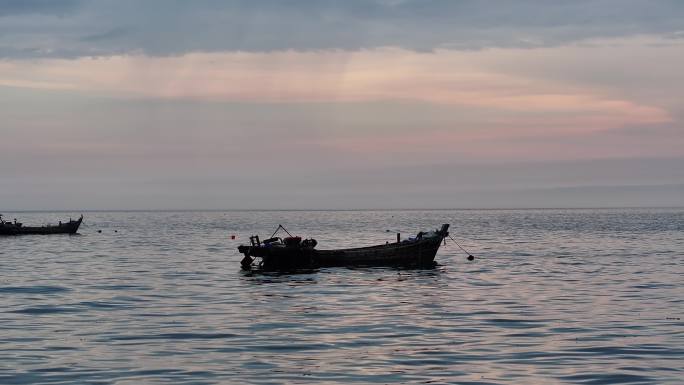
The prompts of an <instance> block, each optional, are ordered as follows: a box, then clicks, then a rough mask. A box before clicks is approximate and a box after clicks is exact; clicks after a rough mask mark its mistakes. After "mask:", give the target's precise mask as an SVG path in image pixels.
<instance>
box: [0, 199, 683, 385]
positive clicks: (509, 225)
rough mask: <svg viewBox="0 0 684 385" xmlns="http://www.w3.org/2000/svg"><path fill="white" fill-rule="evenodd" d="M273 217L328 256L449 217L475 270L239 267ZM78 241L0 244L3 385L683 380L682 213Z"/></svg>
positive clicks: (175, 223)
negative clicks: (244, 248) (246, 246)
mask: <svg viewBox="0 0 684 385" xmlns="http://www.w3.org/2000/svg"><path fill="white" fill-rule="evenodd" d="M68 214H70V213H67V215H68ZM76 214H77V213H73V215H76ZM15 216H17V217H18V218H19V217H21V218H22V220H23V221H24V222H25V223H33V222H40V221H54V220H55V219H59V218H61V217H64V214H55V213H43V214H38V213H32V214H24V213H22V214H16V215H15ZM279 223H283V224H285V225H286V227H288V229H289V230H290V231H291V232H292V230H295V229H296V230H297V232H299V233H300V235H304V236H308V237H314V238H316V239H317V240H319V242H320V243H319V245H320V246H319V247H321V248H338V247H352V246H357V245H365V244H376V243H384V242H385V241H387V240H391V239H389V238H391V237H393V236H394V234H393V233H387V232H386V231H385V230H386V229H388V228H391V229H393V230H394V229H396V230H398V231H401V232H402V233H403V234H406V235H408V234H409V233H416V232H418V231H421V230H428V229H432V228H435V227H438V226H439V225H441V224H442V223H451V224H452V227H453V230H452V234H453V235H454V236H455V237H456V238H457V239H458V240H459V241H463V245H464V246H465V247H466V249H468V250H469V251H471V252H473V253H474V254H475V255H476V257H477V259H476V260H475V261H473V262H468V261H466V259H465V255H464V254H463V253H462V252H461V251H460V250H459V249H458V248H457V247H456V246H455V245H452V244H448V245H447V246H446V247H442V249H440V252H439V253H438V255H437V259H436V260H437V262H438V265H436V266H435V267H434V268H431V269H425V268H421V269H398V268H377V267H373V268H370V267H369V268H327V269H316V270H311V271H298V272H296V273H273V272H270V273H266V272H256V273H255V272H244V271H241V270H240V264H239V261H240V259H241V258H240V257H241V256H240V255H239V254H238V253H237V251H236V246H237V244H238V243H240V241H242V242H248V239H247V237H248V236H249V235H250V234H251V233H260V234H270V233H271V232H272V231H273V229H275V228H276V227H277V225H278V224H279ZM97 230H101V231H102V232H101V233H98V232H97ZM115 231H116V232H115ZM81 233H82V235H81V236H79V237H69V236H49V237H9V238H0V264H1V265H0V267H1V269H2V275H1V276H0V325H2V329H0V330H1V331H0V383H2V384H41V383H45V384H61V383H103V384H108V383H112V384H113V383H116V384H140V383H173V384H214V383H350V382H355V383H391V382H400V383H437V384H438V383H471V384H489V383H507V384H508V383H510V384H529V383H578V384H614V383H630V384H631V383H644V384H646V383H648V384H650V383H659V384H664V383H671V384H676V383H681V378H683V377H684V373H682V372H683V371H684V367H683V366H682V364H681V358H682V357H684V321H682V318H683V317H684V314H683V313H684V303H683V301H684V300H683V299H682V298H684V292H683V291H682V287H681V280H682V276H683V274H684V258H683V256H682V250H684V211H683V210H676V209H658V210H655V209H654V210H638V209H632V210H483V211H478V210H464V211H406V212H402V211H388V212H373V211H362V212H349V211H345V212H196V213H187V212H184V213H163V212H156V213H139V212H134V213H125V212H112V213H90V214H87V215H86V222H85V223H84V225H83V227H82V230H81ZM232 234H237V235H238V239H237V240H231V239H230V235H232Z"/></svg>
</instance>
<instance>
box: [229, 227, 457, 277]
mask: <svg viewBox="0 0 684 385" xmlns="http://www.w3.org/2000/svg"><path fill="white" fill-rule="evenodd" d="M280 228H282V226H279V227H278V229H280ZM448 230H449V225H448V224H444V225H442V227H441V228H440V229H438V230H435V231H430V232H420V233H418V235H417V236H416V237H413V238H409V239H406V240H401V239H400V236H399V234H397V242H392V243H387V244H384V245H377V246H368V247H358V248H351V249H336V250H316V249H315V247H316V245H317V244H318V242H316V240H315V239H305V240H302V239H301V237H293V236H291V235H290V234H289V233H288V235H290V236H289V237H287V238H284V239H281V238H274V237H273V236H272V237H271V238H269V239H267V240H265V241H263V242H261V241H260V240H259V237H258V236H252V237H250V243H251V244H250V245H242V246H239V247H238V251H239V252H240V253H242V254H244V256H245V257H244V258H243V259H242V262H241V265H242V267H243V269H245V270H251V269H263V270H270V271H274V270H275V271H277V270H289V269H297V268H317V267H334V266H428V265H434V259H435V255H436V254H437V250H439V246H440V245H441V244H442V240H444V238H445V237H447V236H448V235H449V232H448ZM286 231H287V230H286ZM277 232H278V230H276V233H277ZM274 235H275V233H274Z"/></svg>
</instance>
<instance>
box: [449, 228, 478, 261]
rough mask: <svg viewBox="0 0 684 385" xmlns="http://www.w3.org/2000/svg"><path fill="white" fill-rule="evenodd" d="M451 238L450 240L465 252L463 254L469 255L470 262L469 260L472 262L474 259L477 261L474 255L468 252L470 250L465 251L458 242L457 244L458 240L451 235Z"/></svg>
mask: <svg viewBox="0 0 684 385" xmlns="http://www.w3.org/2000/svg"><path fill="white" fill-rule="evenodd" d="M449 238H450V239H451V240H452V241H454V243H455V244H456V246H458V248H459V249H461V250H463V252H464V253H466V254H467V255H468V260H469V261H472V260H473V259H475V257H473V255H472V254H470V253H469V252H468V250H466V249H464V248H463V247H461V245H459V244H458V242H456V240H455V239H454V238H453V237H452V236H451V234H449Z"/></svg>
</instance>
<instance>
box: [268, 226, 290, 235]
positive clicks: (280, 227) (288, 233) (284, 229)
mask: <svg viewBox="0 0 684 385" xmlns="http://www.w3.org/2000/svg"><path fill="white" fill-rule="evenodd" d="M280 229H282V230H283V231H285V232H286V233H287V235H289V236H290V237H291V236H292V234H290V232H289V231H287V229H286V228H285V227H284V226H283V225H280V224H279V225H278V228H277V229H276V231H274V232H273V234H272V235H271V238H273V237H275V235H276V234H278V231H280Z"/></svg>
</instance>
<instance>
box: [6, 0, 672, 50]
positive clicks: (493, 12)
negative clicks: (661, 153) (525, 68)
mask: <svg viewBox="0 0 684 385" xmlns="http://www.w3.org/2000/svg"><path fill="white" fill-rule="evenodd" d="M50 15H52V16H50ZM682 31H684V3H682V2H680V1H637V0H603V1H598V0H584V1H574V2H565V1H555V2H553V1H539V0H526V1H517V2H514V3H513V2H508V1H494V0H491V1H474V0H473V1H468V0H466V1H449V0H420V1H418V0H415V1H414V0H406V1H388V0H375V1H371V0H368V1H361V0H349V1H332V0H321V1H313V0H293V1H276V0H268V1H239V0H235V1H215V0H203V1H192V2H190V1H178V0H167V1H162V0H150V1H145V2H139V1H132V0H117V1H114V0H100V1H92V2H84V3H77V2H75V1H64V0H63V1H39V0H32V1H7V0H5V1H2V2H0V55H1V56H2V57H41V56H53V57H74V56H92V55H111V54H120V53H131V52H143V53H146V54H149V55H175V54H183V53H186V52H195V51H205V52H214V51H237V50H240V51H272V50H288V49H292V50H322V49H345V50H356V49H363V48H374V47H381V46H395V47H401V48H406V49H412V50H419V51H430V50H434V49H437V48H450V49H462V50H466V49H482V48H487V47H539V46H553V45H558V44H564V43H568V42H573V41H578V40H582V39H587V38H602V37H620V36H631V35H635V34H658V35H662V36H666V37H668V38H678V37H681V33H682Z"/></svg>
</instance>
